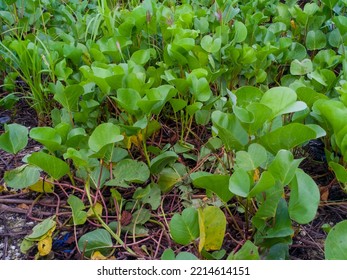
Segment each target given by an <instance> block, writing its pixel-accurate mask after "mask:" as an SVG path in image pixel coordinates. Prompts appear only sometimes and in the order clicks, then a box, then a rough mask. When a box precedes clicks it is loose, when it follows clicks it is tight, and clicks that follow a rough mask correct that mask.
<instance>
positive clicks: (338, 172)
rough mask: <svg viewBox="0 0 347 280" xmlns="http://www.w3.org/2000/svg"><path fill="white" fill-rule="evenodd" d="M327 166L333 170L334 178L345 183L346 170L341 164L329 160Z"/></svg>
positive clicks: (346, 177)
mask: <svg viewBox="0 0 347 280" xmlns="http://www.w3.org/2000/svg"><path fill="white" fill-rule="evenodd" d="M329 167H330V168H331V169H332V170H333V171H334V173H335V176H336V179H337V180H338V181H339V182H341V183H347V170H346V168H345V167H343V166H342V165H341V164H338V163H337V162H333V161H330V162H329Z"/></svg>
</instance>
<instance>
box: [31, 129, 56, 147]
mask: <svg viewBox="0 0 347 280" xmlns="http://www.w3.org/2000/svg"><path fill="white" fill-rule="evenodd" d="M29 135H30V138H32V139H34V140H35V141H37V142H39V143H41V144H43V145H44V146H45V147H46V148H47V149H48V150H49V151H51V152H55V151H57V150H59V149H60V148H61V142H62V139H61V136H60V135H59V133H58V132H57V131H56V130H55V129H54V128H52V127H48V126H47V127H34V128H32V129H31V130H30V134H29Z"/></svg>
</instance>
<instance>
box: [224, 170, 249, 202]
mask: <svg viewBox="0 0 347 280" xmlns="http://www.w3.org/2000/svg"><path fill="white" fill-rule="evenodd" d="M250 187H251V181H250V178H249V175H248V173H247V172H246V171H245V170H243V169H237V170H235V172H234V173H233V175H231V177H230V179H229V190H230V191H231V192H232V193H233V194H235V195H238V196H241V197H247V195H248V193H249V189H250Z"/></svg>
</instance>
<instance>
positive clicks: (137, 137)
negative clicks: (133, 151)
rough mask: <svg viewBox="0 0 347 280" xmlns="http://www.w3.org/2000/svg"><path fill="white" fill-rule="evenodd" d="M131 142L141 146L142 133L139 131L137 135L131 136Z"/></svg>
mask: <svg viewBox="0 0 347 280" xmlns="http://www.w3.org/2000/svg"><path fill="white" fill-rule="evenodd" d="M130 142H131V143H133V144H134V145H135V146H136V147H137V148H139V147H141V143H142V134H141V132H139V133H138V134H137V135H133V136H131V137H130Z"/></svg>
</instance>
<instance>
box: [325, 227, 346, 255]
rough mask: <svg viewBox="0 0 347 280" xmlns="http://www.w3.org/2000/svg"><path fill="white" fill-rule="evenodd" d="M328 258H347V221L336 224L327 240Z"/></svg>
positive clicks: (326, 251)
mask: <svg viewBox="0 0 347 280" xmlns="http://www.w3.org/2000/svg"><path fill="white" fill-rule="evenodd" d="M325 258H326V259H327V260H347V221H342V222H339V223H338V224H336V225H335V226H334V227H333V228H332V229H331V230H330V231H329V234H328V236H327V238H326V240H325Z"/></svg>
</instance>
